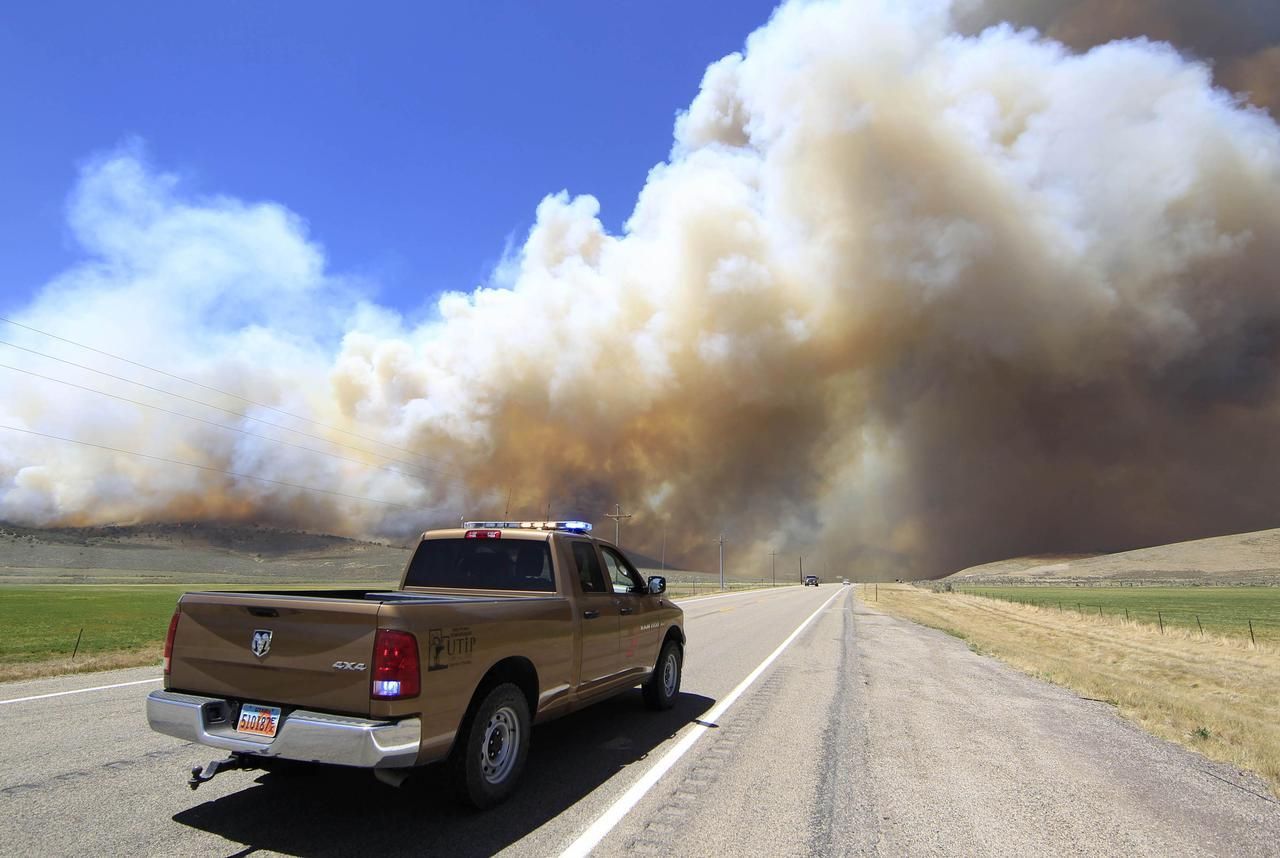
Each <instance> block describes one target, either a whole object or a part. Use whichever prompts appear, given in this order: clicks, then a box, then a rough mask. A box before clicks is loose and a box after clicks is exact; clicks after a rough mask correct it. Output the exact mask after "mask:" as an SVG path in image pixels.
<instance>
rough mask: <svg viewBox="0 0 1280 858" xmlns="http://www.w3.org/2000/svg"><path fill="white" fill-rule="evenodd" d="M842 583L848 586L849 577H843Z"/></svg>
mask: <svg viewBox="0 0 1280 858" xmlns="http://www.w3.org/2000/svg"><path fill="white" fill-rule="evenodd" d="M844 585H845V586H846V587H848V586H849V579H848V578H845V579H844Z"/></svg>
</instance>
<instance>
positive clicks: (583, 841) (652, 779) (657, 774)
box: [560, 588, 845, 858]
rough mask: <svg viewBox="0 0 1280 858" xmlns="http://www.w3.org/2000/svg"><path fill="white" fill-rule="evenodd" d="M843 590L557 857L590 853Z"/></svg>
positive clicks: (567, 857)
mask: <svg viewBox="0 0 1280 858" xmlns="http://www.w3.org/2000/svg"><path fill="white" fill-rule="evenodd" d="M843 592H845V591H844V589H843V588H841V589H839V590H837V591H836V592H834V593H832V594H831V598H830V599H827V601H825V602H823V603H822V607H820V608H818V610H816V611H814V612H813V613H812V614H810V615H809V618H808V619H807V620H805V621H804V622H803V623H801V624H800V625H799V626H797V627H796V630H795V631H794V632H792V633H791V635H790V636H789V637H788V638H787V639H786V640H785V641H783V642H782V643H781V644H779V645H778V648H777V649H775V650H774V651H773V652H772V653H770V654H769V657H768V658H766V659H765V660H764V661H762V662H760V664H759V666H758V667H756V669H755V670H753V671H751V673H750V674H748V675H747V678H746V679H744V680H742V682H740V683H738V687H737V688H735V689H733V690H732V691H730V692H729V693H728V694H727V695H726V696H725V697H724V699H723V700H721V701H720V702H719V703H717V704H716V706H715V708H713V709H712V710H711V711H710V712H708V713H707V714H706V715H704V716H703V717H702V718H699V719H698V723H697V724H695V725H694V727H693V729H692V730H690V731H689V732H688V733H686V734H685V737H684V738H683V739H681V740H680V742H679V744H677V745H676V746H675V747H674V748H672V749H671V750H670V751H667V753H666V756H664V757H663V758H662V759H661V760H659V761H658V762H657V763H656V764H655V765H654V766H653V768H651V769H649V771H647V772H645V773H644V774H643V775H642V776H641V777H640V780H638V781H636V782H635V783H634V784H632V785H631V789H629V790H627V791H626V792H624V793H623V794H622V797H621V798H619V799H618V800H617V801H615V802H614V803H613V804H612V805H611V806H610V807H609V809H608V810H606V811H605V812H604V813H602V814H600V818H599V819H597V820H596V821H595V822H593V823H592V824H591V827H590V828H588V829H587V830H586V831H584V832H582V835H581V836H580V837H579V838H578V839H577V840H575V841H573V843H571V844H570V845H569V848H568V849H566V850H564V852H562V853H560V858H585V856H586V855H588V854H590V852H591V850H592V849H595V848H596V846H597V845H599V843H600V841H601V840H603V839H604V838H605V835H607V834H608V833H609V832H610V831H612V830H613V829H614V826H616V825H617V824H618V823H619V822H621V821H622V818H623V817H625V816H626V815H627V813H629V812H630V811H631V808H633V807H635V806H636V805H637V804H638V803H639V802H640V799H642V798H644V797H645V794H646V793H648V792H649V790H651V789H653V787H654V785H655V784H657V782H658V781H659V780H661V779H662V776H663V775H665V774H666V773H667V772H668V771H669V770H670V769H671V767H672V766H674V765H675V764H676V762H677V761H679V759H680V758H681V757H683V756H684V755H685V754H686V753H687V752H688V751H689V749H690V748H692V747H693V745H694V743H695V742H697V741H698V739H700V738H702V734H703V733H705V732H707V730H708V729H709V728H708V726H707V725H709V724H715V723H716V722H717V721H719V719H720V717H721V716H722V715H724V713H725V711H726V710H728V708H729V707H730V706H732V705H733V704H734V701H736V700H737V699H738V698H739V697H741V696H742V693H743V692H744V691H746V690H747V689H748V688H750V687H751V684H752V683H753V682H755V681H756V680H757V679H759V678H760V674H762V673H764V672H765V670H766V669H767V668H768V667H769V665H771V664H773V662H774V659H776V658H777V657H778V656H780V655H782V651H783V650H785V649H786V648H787V647H788V646H790V645H791V642H792V641H793V640H795V639H796V638H797V637H799V636H800V633H801V632H802V631H804V630H805V628H806V627H807V626H808V625H809V623H811V622H813V620H814V618H815V617H816V616H818V614H820V613H822V612H823V611H824V610H826V608H827V606H828V605H830V604H831V602H832V601H833V600H834V599H835V598H836V597H837V596H839V595H840V594H841V593H843Z"/></svg>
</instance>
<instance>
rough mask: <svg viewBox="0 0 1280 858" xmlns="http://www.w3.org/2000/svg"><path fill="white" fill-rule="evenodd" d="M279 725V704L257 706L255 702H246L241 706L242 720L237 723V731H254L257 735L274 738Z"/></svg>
mask: <svg viewBox="0 0 1280 858" xmlns="http://www.w3.org/2000/svg"><path fill="white" fill-rule="evenodd" d="M279 727H280V707H279V706H257V705H255V704H253V703H245V704H244V705H242V706H241V707H240V721H239V722H238V723H237V724H236V732H237V733H252V734H253V735H255V736H266V737H267V738H268V739H274V738H275V735H276V730H277V729H279Z"/></svg>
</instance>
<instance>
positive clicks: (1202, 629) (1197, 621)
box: [1196, 614, 1204, 637]
mask: <svg viewBox="0 0 1280 858" xmlns="http://www.w3.org/2000/svg"><path fill="white" fill-rule="evenodd" d="M1196 625H1197V626H1199V628H1200V637H1204V626H1201V625H1200V615H1199V614H1196Z"/></svg>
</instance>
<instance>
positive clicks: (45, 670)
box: [0, 646, 163, 682]
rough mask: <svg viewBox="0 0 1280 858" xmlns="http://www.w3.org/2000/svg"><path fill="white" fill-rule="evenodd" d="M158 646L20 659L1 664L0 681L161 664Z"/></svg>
mask: <svg viewBox="0 0 1280 858" xmlns="http://www.w3.org/2000/svg"><path fill="white" fill-rule="evenodd" d="M162 649H163V647H161V646H151V647H146V648H144V649H136V650H124V651H118V652H104V653H101V654H94V655H87V656H86V655H81V656H78V657H77V658H76V660H75V661H72V660H71V659H69V658H67V657H65V656H63V657H62V658H50V659H44V660H41V661H23V662H17V663H13V664H0V682H16V681H18V680H23V679H41V678H43V677H46V676H61V675H63V674H68V673H94V672H96V671H99V670H118V669H120V668H124V667H143V666H145V665H148V664H154V665H155V666H156V667H157V668H159V667H160V657H161V655H162V652H161V650H162Z"/></svg>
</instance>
